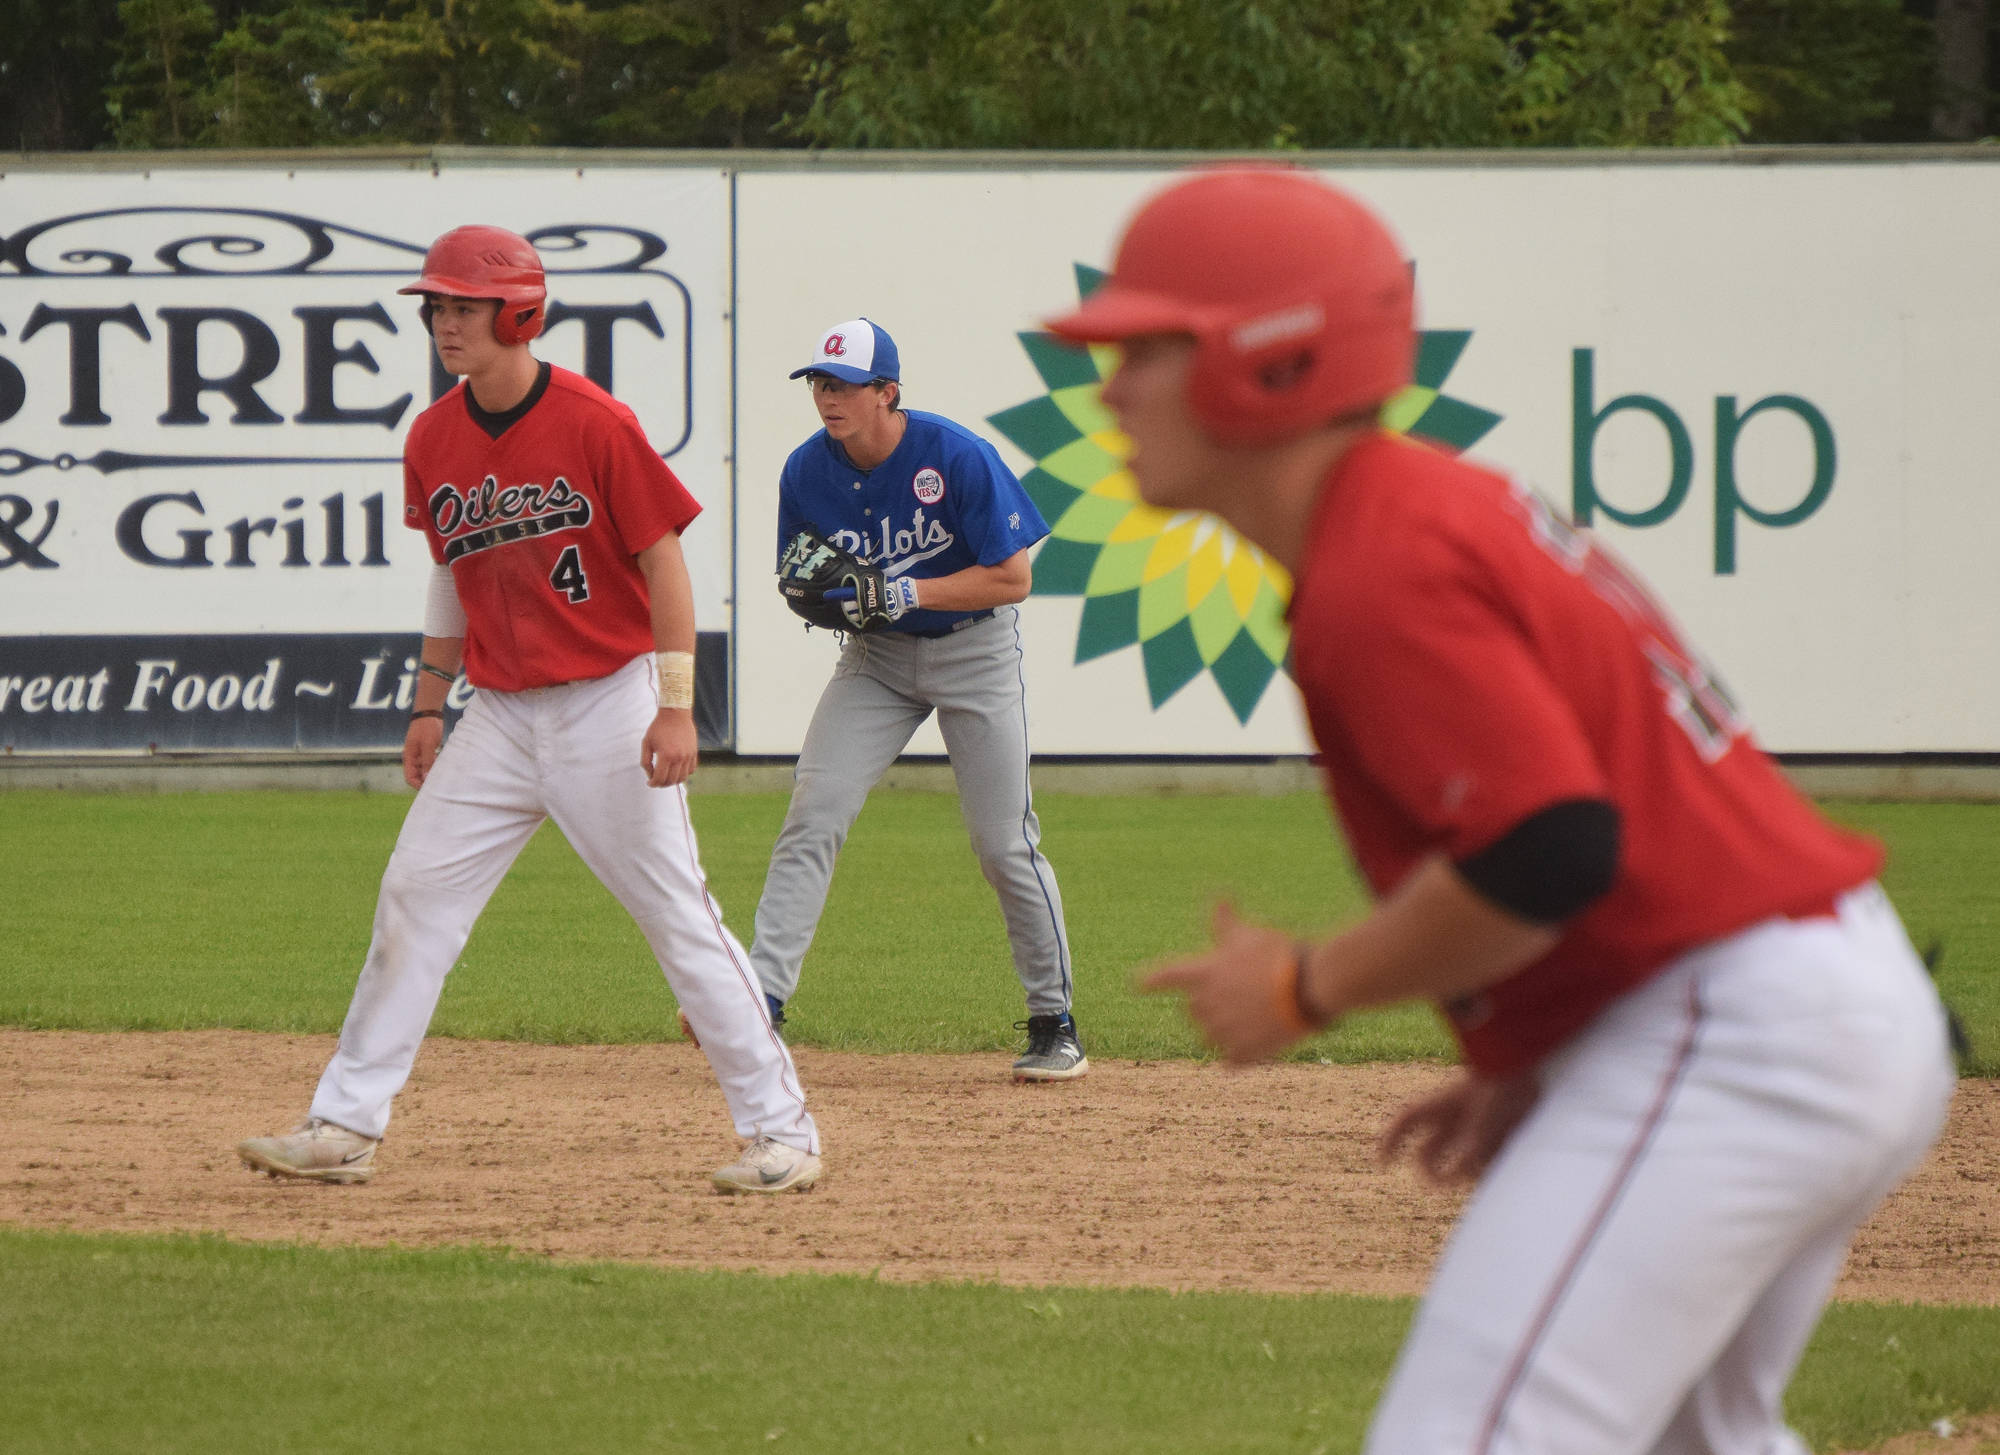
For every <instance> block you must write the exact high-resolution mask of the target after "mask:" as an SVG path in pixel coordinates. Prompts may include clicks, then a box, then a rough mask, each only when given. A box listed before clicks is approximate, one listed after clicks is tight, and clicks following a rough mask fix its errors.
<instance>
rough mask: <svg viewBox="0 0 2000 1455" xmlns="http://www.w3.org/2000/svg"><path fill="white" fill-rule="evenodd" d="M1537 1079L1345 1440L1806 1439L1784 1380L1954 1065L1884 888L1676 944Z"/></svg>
mask: <svg viewBox="0 0 2000 1455" xmlns="http://www.w3.org/2000/svg"><path fill="white" fill-rule="evenodd" d="M1541 1081H1542V1095H1541V1100H1540V1102H1539V1103H1538V1105H1537V1107H1536V1109H1535V1110H1534V1111H1533V1112H1532V1113H1531V1114H1530V1115H1529V1117H1528V1119H1527V1120H1526V1121H1524V1122H1523V1123H1522V1124H1521V1126H1520V1127H1519V1128H1518V1129H1516V1131H1515V1133H1514V1135H1513V1137H1512V1138H1511V1139H1510V1140H1509V1142H1508V1144H1507V1146H1506V1148H1505V1149H1504V1150H1503V1151H1502V1153H1501V1155H1500V1156H1499V1157H1498V1158H1497V1159H1496V1160H1495V1162H1494V1164H1493V1166H1492V1167H1491V1168H1490V1169H1489V1171H1488V1173H1487V1175H1486V1177H1485V1179H1484V1180H1483V1181H1482V1182H1481V1184H1480V1186H1479V1188H1478V1190H1477V1192H1476V1193H1475V1194H1474V1195H1473V1197H1472V1199H1471V1201H1470V1202H1469V1203H1468V1204H1467V1206H1466V1209H1465V1212H1464V1215H1463V1217H1462V1218H1461V1219H1460V1221H1459V1224H1458V1227H1457V1228H1456V1229H1455V1230H1454V1232H1453V1234H1452V1238H1451V1241H1450V1244H1449V1246H1448V1247H1447V1248H1446V1250H1445V1253H1444V1256H1443V1258H1442V1259H1441V1261H1440V1263H1439V1265H1438V1268H1437V1270H1436V1273H1435V1275H1434V1276H1433V1279H1432V1283H1431V1287H1430V1290H1429V1292H1428V1293H1427V1294H1426V1295H1425V1297H1424V1302H1423V1306H1422V1307H1421V1309H1420V1310H1419V1311H1418V1315H1417V1320H1416V1323H1415V1325H1414V1327H1413V1328H1412V1329H1411V1332H1410V1336H1409V1339H1408V1341H1407V1342H1406V1344H1405V1345H1404V1348H1403V1351H1402V1355H1401V1357H1400V1358H1399V1360H1398V1362H1397V1365H1396V1370H1395V1373H1394V1375H1393V1376H1392V1377H1391V1379H1390V1383H1389V1387H1388V1390H1387V1392H1386V1393H1385V1394H1384V1396H1383V1398H1382V1402H1381V1405H1380V1406H1379V1408H1378V1409H1377V1411H1376V1415H1375V1421H1374V1425H1373V1428H1372V1429H1371V1431H1370V1433H1369V1438H1368V1444H1367V1450H1368V1451H1369V1452H1370V1455H1528V1452H1533V1455H1646V1452H1652V1455H1805V1449H1806V1447H1805V1446H1804V1444H1803V1443H1802V1442H1800V1440H1799V1439H1798V1437H1797V1436H1796V1435H1794V1434H1793V1433H1792V1432H1791V1431H1789V1430H1788V1429H1786V1427H1785V1424H1784V1419H1783V1412H1782V1404H1781V1401H1782V1397H1783V1395H1784V1391H1785V1386H1786V1384H1787V1383H1788V1382H1789V1381H1790V1378H1791V1374H1792V1369H1793V1367H1794V1366H1795V1365H1796V1364H1797V1362H1798V1359H1799V1355H1800V1354H1801V1352H1802V1351H1803V1350H1804V1348H1805V1344H1806V1339H1807V1337H1808V1336H1809V1335H1810V1334H1811V1332H1812V1329H1813V1325H1814V1324H1815V1323H1817V1322H1818V1319H1819V1314H1820V1309H1821V1307H1822V1306H1823V1305H1824V1303H1825V1301H1826V1299H1827V1296H1828V1294H1829V1293H1830V1291H1831V1289H1832V1287H1833V1284H1834V1281H1835V1279H1836V1278H1837V1277H1838V1276H1839V1273H1840V1269H1841V1264H1842V1262H1843V1259H1844V1257H1845V1254H1846V1250H1847V1245H1848V1242H1849V1240H1850V1239H1851V1238H1852V1236H1853V1234H1854V1230H1855V1229H1856V1228H1857V1227H1858V1226H1859V1225H1860V1224H1861V1222H1862V1221H1863V1220H1864V1219H1865V1218H1866V1217H1867V1216H1868V1214H1869V1213H1870V1212H1871V1211H1872V1210H1873V1209H1874V1208H1875V1206H1876V1205H1877V1204H1878V1203H1879V1202H1881V1200H1882V1199H1883V1198H1884V1197H1885V1196H1887V1195H1888V1193H1889V1192H1890V1190H1891V1189H1892V1188H1894V1187H1895V1185H1896V1184H1897V1183H1898V1182H1899V1181H1901V1180H1902V1178H1903V1177H1904V1176H1905V1175H1906V1174H1907V1173H1908V1172H1909V1171H1910V1170H1911V1169H1912V1168H1913V1167H1914V1166H1915V1165H1916V1163H1917V1162H1918V1161H1919V1160H1921V1158H1922V1157H1923V1155H1924V1153H1925V1151H1926V1150H1927V1149H1928V1148H1929V1147H1930V1145H1931V1143H1932V1142H1933V1141H1934V1140H1935V1139H1936V1137H1937V1134H1938V1132H1939V1130H1940V1129H1941V1128H1942V1126H1943V1123H1944V1115H1945V1108H1946V1105H1947V1103H1948V1102H1949V1100H1950V1097H1951V1093H1952V1087H1953V1073H1952V1067H1951V1060H1950V1053H1949V1051H1948V1049H1947V1043H1946V1032H1945V1020H1944V1013H1943V1009H1942V1007H1941V1006H1940V1004H1939V1002H1938V999H1937V996H1936V994H1935V992H1934V991H1933V989H1932V986H1931V982H1930V977H1929V975H1928V974H1927V973H1926V972H1925V970H1924V967H1923V965H1922V963H1921V962H1920V961H1919V959H1918V958H1917V956H1916V954H1915V953H1914V952H1913V951H1912V950H1911V948H1910V944H1909V941H1908V939H1907V938H1906V937H1905V936H1904V933H1903V928H1902V925H1901V924H1900V923H1899V922H1898V920H1897V918H1896V915H1895V911H1894V910H1893V909H1892V908H1891V907H1890V905H1889V901H1888V899H1887V898H1886V896H1884V895H1883V893H1882V892H1881V890H1880V889H1879V888H1877V887H1876V886H1874V885H1872V884H1871V885H1868V886H1866V887H1864V888H1862V889H1858V890H1856V891H1854V892H1853V893H1851V894H1849V895H1848V896H1846V897H1845V898H1844V899H1843V900H1842V901H1841V903H1840V906H1839V917H1838V919H1832V918H1821V919H1809V920H1772V921H1768V922H1766V923H1764V924H1760V925H1757V926H1754V927H1753V928H1751V929H1749V930H1746V931H1744V932H1742V933H1740V934H1737V935H1734V936H1731V937H1730V938H1728V939H1726V940H1721V941H1718V942H1716V943H1714V944H1711V945H1707V946H1704V947H1703V948H1701V949H1699V950H1697V951H1694V952H1693V953H1691V954H1689V955H1686V956H1684V957H1683V958H1682V959H1681V960H1679V961H1678V962H1676V963H1675V964H1674V965H1673V966H1671V967H1670V968H1669V969H1668V970H1667V971H1666V972H1665V973H1664V974H1662V975H1661V976H1659V977H1658V978H1657V979H1655V980H1653V981H1651V982H1650V983H1648V984H1646V985H1644V986H1642V987H1640V988H1639V989H1638V990H1635V991H1634V992H1632V993H1631V994H1630V995H1628V996H1626V997H1625V998H1624V999H1622V1000H1620V1001H1618V1002H1617V1003H1616V1004H1614V1005H1612V1006H1611V1007H1610V1008H1609V1009H1607V1010H1606V1011H1605V1013H1604V1014H1603V1015H1602V1016H1601V1017H1600V1018H1599V1019H1598V1021H1597V1022H1596V1023H1594V1024H1593V1025H1592V1026H1591V1027H1590V1028H1589V1029H1588V1030H1586V1031H1585V1032H1584V1033H1583V1034H1582V1035H1581V1036H1580V1037H1579V1038H1578V1039H1577V1040H1576V1041H1575V1042H1573V1043H1572V1044H1570V1045H1569V1046H1567V1047H1565V1048H1564V1049H1563V1050H1562V1051H1560V1052H1559V1053H1557V1055H1556V1056H1554V1057H1553V1058H1551V1060H1550V1062H1549V1064H1548V1065H1546V1066H1545V1067H1544V1068H1543V1070H1542V1076H1541Z"/></svg>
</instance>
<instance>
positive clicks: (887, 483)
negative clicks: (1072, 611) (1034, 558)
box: [778, 409, 1049, 632]
mask: <svg viewBox="0 0 2000 1455" xmlns="http://www.w3.org/2000/svg"><path fill="white" fill-rule="evenodd" d="M904 416H905V417H906V418H907V419H908V421H909V423H908V424H907V425H906V426H905V428H904V430H903V438H902V442H901V443H900V444H898V445H897V446H896V449H895V452H894V453H893V454H891V455H890V456H889V458H888V459H886V460H884V461H883V462H882V463H881V464H879V465H877V466H876V467H875V468H874V469H872V470H857V469H855V468H854V465H853V463H852V462H851V461H850V460H849V459H848V458H847V452H846V451H845V450H843V449H842V448H841V447H840V445H839V443H838V442H837V441H835V440H833V439H832V438H830V437H829V436H828V435H827V432H826V431H825V430H820V431H819V432H818V433H817V434H815V435H814V436H813V437H812V438H811V439H809V440H807V441H806V442H805V443H804V444H802V445H800V446H799V447H798V448H797V449H796V450H793V451H792V454H791V458H790V459H788V460H786V461H785V469H784V473H783V474H782V475H780V476H779V478H778V555H779V556H780V557H781V558H782V557H783V555H784V553H785V546H786V544H787V543H788V542H789V541H790V540H791V538H792V537H793V536H794V535H796V534H797V533H798V532H799V531H800V530H802V529H804V528H805V527H806V526H808V525H810V526H812V527H813V528H814V529H816V530H818V531H819V533H820V534H821V535H824V536H825V537H827V539H829V540H831V541H833V542H834V543H835V544H837V545H839V546H840V547H842V548H843V549H845V550H849V551H852V552H854V554H855V555H857V556H859V557H861V559H862V560H864V561H870V562H873V563H874V564H876V565H878V566H880V567H881V568H882V569H883V570H884V571H885V572H886V573H887V574H888V575H890V576H909V577H911V578H913V579H915V580H919V581H922V580H928V579H930V578H931V577H933V576H949V575H951V574H952V573H953V572H954V571H963V570H964V569H965V568H966V567H968V566H997V565H999V564H1000V562H1002V561H1004V560H1006V559H1007V558H1008V557H1009V556H1012V555H1013V554H1014V553H1015V552H1017V551H1021V550H1024V549H1026V548H1027V547H1029V546H1032V545H1033V544H1034V543H1035V542H1036V541H1038V540H1040V539H1041V538H1042V537H1043V536H1045V535H1047V534H1048V533H1049V527H1048V522H1047V521H1045V520H1043V519H1042V513H1041V512H1040V511H1039V510H1037V509H1035V502H1034V501H1032V500H1030V499H1029V498H1028V492H1027V491H1025V490H1023V489H1022V488H1021V482H1020V481H1019V480H1016V479H1015V478H1014V472H1013V471H1012V470H1009V469H1008V468H1007V466H1006V465H1005V463H1003V462H1002V461H1001V459H1000V453H999V451H997V450H995V449H994V448H993V446H992V445H990V444H988V443H987V442H986V441H985V440H983V439H981V438H980V437H979V436H978V435H976V434H974V433H973V432H972V431H971V430H969V429H966V428H965V427H964V426H962V425H958V424H954V423H953V422H952V421H951V420H948V419H946V418H945V417H944V416H943V415H941V414H926V413H924V412H923V411H921V410H916V409H910V410H905V411H904ZM974 614H975V613H972V612H966V611H925V610H917V611H912V612H909V613H907V614H906V615H905V616H904V617H903V619H902V620H901V621H898V622H896V623H894V624H893V625H892V626H890V627H889V628H888V630H890V631H905V632H921V631H937V630H940V629H941V628H945V627H949V626H950V625H951V624H952V623H953V622H956V621H958V620H960V619H962V618H964V617H967V616H971V615H974Z"/></svg>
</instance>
